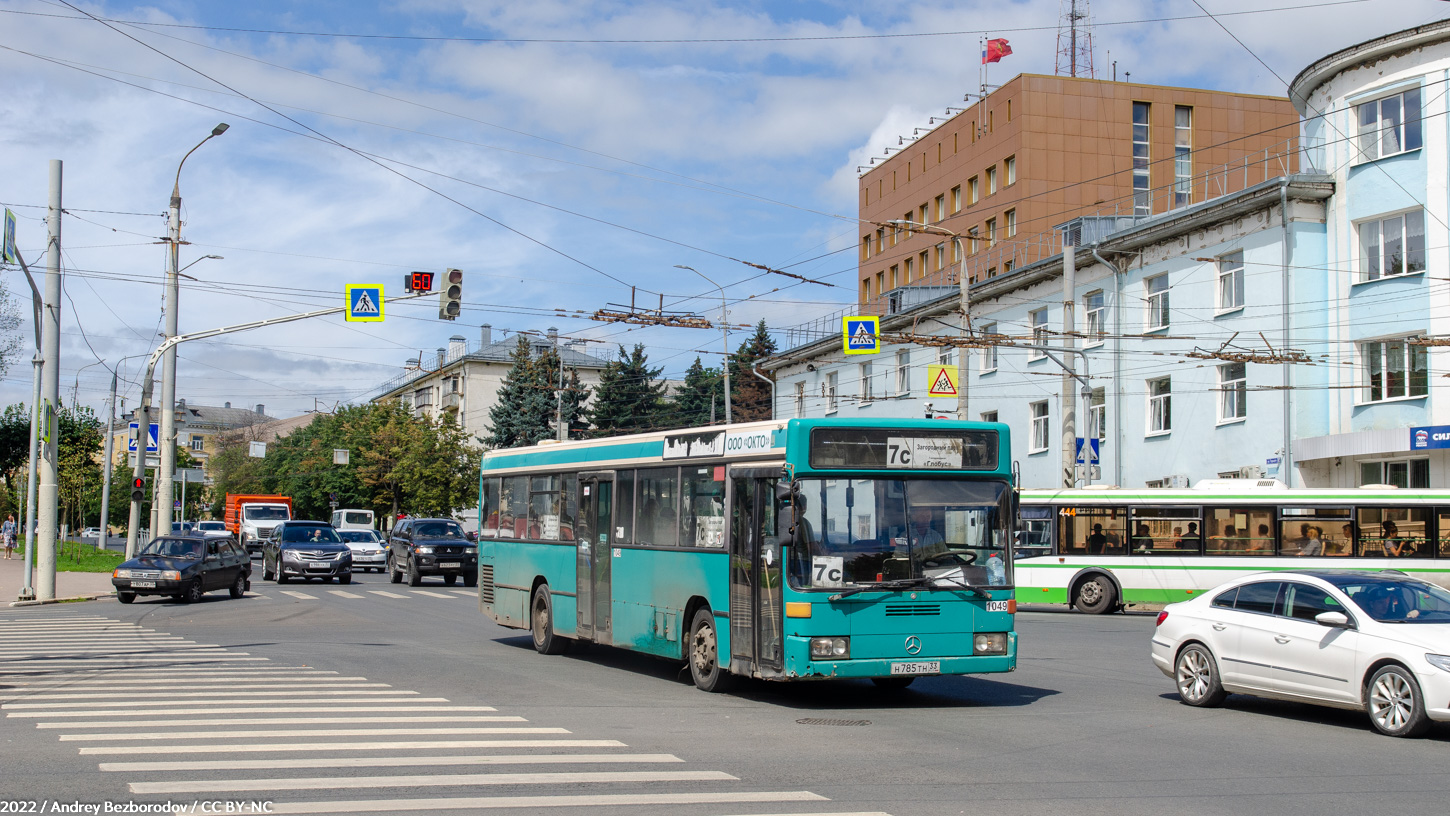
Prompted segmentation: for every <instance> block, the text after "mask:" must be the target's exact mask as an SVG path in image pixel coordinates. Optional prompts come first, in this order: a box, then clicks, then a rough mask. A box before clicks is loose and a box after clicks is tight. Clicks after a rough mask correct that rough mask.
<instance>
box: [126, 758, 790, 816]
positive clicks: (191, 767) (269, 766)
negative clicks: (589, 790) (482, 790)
mask: <svg viewBox="0 0 1450 816" xmlns="http://www.w3.org/2000/svg"><path fill="white" fill-rule="evenodd" d="M661 762H684V760H683V759H680V758H679V757H677V756H675V755H674V754H487V755H466V756H434V757H427V756H422V757H420V756H394V757H333V758H331V759H315V758H308V759H203V760H194V761H190V762H188V761H173V762H102V763H100V770H102V771H107V772H126V773H149V772H152V771H258V770H276V769H280V768H403V767H407V766H410V765H427V766H429V767H433V766H443V765H570V764H581V765H602V764H638V765H648V764H654V763H661ZM812 816H817V814H812Z"/></svg>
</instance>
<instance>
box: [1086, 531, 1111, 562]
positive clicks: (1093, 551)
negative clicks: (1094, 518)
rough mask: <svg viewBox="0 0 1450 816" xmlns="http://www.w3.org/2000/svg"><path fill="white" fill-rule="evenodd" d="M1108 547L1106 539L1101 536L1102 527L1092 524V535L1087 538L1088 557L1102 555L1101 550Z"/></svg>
mask: <svg viewBox="0 0 1450 816" xmlns="http://www.w3.org/2000/svg"><path fill="white" fill-rule="evenodd" d="M1107 545H1108V537H1107V536H1105V535H1103V525H1101V524H1094V525H1093V534H1092V535H1090V536H1088V537H1087V551H1088V554H1089V555H1102V554H1103V548H1104V547H1106V546H1107Z"/></svg>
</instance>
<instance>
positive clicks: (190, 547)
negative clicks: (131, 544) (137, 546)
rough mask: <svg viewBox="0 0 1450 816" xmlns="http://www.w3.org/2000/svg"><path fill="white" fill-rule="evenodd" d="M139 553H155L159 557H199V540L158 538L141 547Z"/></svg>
mask: <svg viewBox="0 0 1450 816" xmlns="http://www.w3.org/2000/svg"><path fill="white" fill-rule="evenodd" d="M140 554H141V555H155V556H159V557H161V558H189V559H196V558H200V557H201V542H200V541H187V540H185V539H180V538H158V539H156V540H155V541H152V542H151V543H150V544H147V545H146V546H145V547H142V548H141V553H140Z"/></svg>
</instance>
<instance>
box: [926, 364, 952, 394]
mask: <svg viewBox="0 0 1450 816" xmlns="http://www.w3.org/2000/svg"><path fill="white" fill-rule="evenodd" d="M926 381H927V387H926V394H927V396H929V397H955V396H956V395H957V367H956V366H954V365H929V366H927V367H926Z"/></svg>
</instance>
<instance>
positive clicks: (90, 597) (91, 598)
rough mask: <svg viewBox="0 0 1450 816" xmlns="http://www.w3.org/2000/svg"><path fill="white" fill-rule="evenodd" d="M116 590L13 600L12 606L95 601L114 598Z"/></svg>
mask: <svg viewBox="0 0 1450 816" xmlns="http://www.w3.org/2000/svg"><path fill="white" fill-rule="evenodd" d="M114 597H116V593H115V591H114V590H113V591H111V592H100V593H97V594H95V595H77V596H75V597H73V598H51V599H48V600H44V601H11V602H10V606H45V605H46V604H58V603H69V602H72V601H94V600H96V599H97V598H114Z"/></svg>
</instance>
